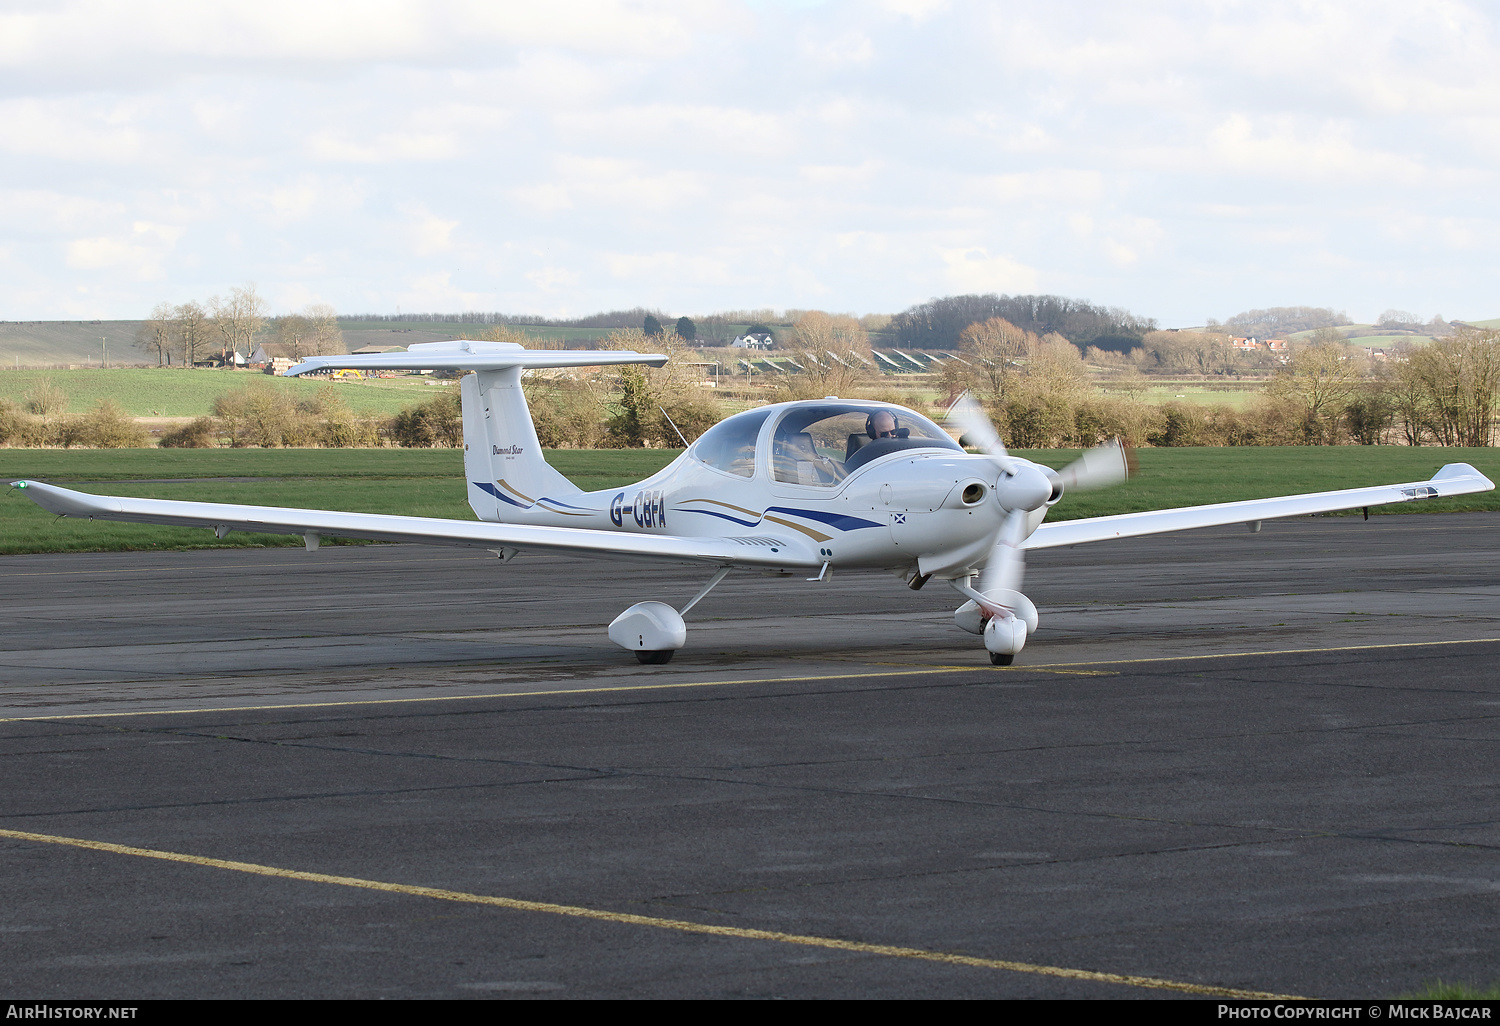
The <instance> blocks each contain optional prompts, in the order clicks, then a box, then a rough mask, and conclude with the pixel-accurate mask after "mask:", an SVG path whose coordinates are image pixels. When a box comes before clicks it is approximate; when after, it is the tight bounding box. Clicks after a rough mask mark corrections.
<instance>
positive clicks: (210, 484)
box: [0, 446, 1500, 553]
mask: <svg viewBox="0 0 1500 1026" xmlns="http://www.w3.org/2000/svg"><path fill="white" fill-rule="evenodd" d="M679 452H680V450H676V449H607V450H578V449H562V450H554V451H550V452H548V454H547V458H548V459H549V460H550V461H551V463H552V465H553V466H555V467H556V468H557V469H558V470H560V471H561V472H562V473H563V474H565V475H567V476H568V477H569V478H570V479H572V480H573V481H574V482H576V483H577V484H578V485H579V487H581V488H584V489H586V490H589V491H593V490H596V489H603V488H613V487H617V486H621V485H625V484H629V483H630V482H633V481H638V480H640V479H641V478H643V477H646V476H648V475H650V474H652V473H654V472H655V471H657V470H659V469H661V468H662V467H664V466H666V464H667V463H669V462H670V461H671V460H672V459H674V458H675V457H676V456H677V455H678V453H679ZM1022 455H1025V456H1026V457H1027V458H1030V459H1034V460H1037V461H1038V462H1041V463H1045V464H1047V465H1048V466H1051V467H1056V468H1061V467H1063V466H1064V465H1066V464H1067V463H1068V462H1069V461H1070V460H1072V459H1074V458H1075V457H1076V456H1077V455H1078V450H1076V449H1074V450H1038V451H1031V452H1026V453H1023V454H1022ZM1137 456H1138V458H1139V461H1140V469H1139V472H1138V473H1137V474H1136V476H1135V477H1134V478H1133V479H1132V480H1131V481H1129V482H1127V483H1126V484H1124V485H1121V486H1120V487H1118V488H1113V489H1109V490H1107V491H1102V492H1093V493H1084V494H1078V495H1069V496H1067V497H1065V498H1064V499H1063V500H1062V502H1060V503H1059V504H1058V505H1057V506H1056V507H1054V509H1053V511H1052V513H1051V515H1050V516H1049V519H1050V520H1066V519H1073V518H1077V517H1088V516H1102V515H1105V514H1109V513H1129V512H1136V511H1140V510H1149V509H1162V508H1168V507H1172V506H1192V505H1199V504H1202V503H1210V502H1229V501H1233V500H1236V499H1255V498H1265V497H1267V496H1272V495H1288V494H1293V493H1296V492H1311V491H1325V490H1328V489H1333V488H1353V487H1358V486H1360V485H1373V484H1394V483H1397V482H1405V481H1419V480H1425V479H1426V478H1429V477H1431V476H1432V473H1433V471H1435V470H1437V468H1438V467H1440V466H1442V465H1443V464H1444V463H1471V464H1473V465H1474V466H1475V467H1477V468H1478V469H1479V470H1480V471H1482V472H1483V473H1485V474H1486V475H1488V476H1489V477H1491V478H1492V479H1494V478H1500V449H1436V448H1416V449H1413V448H1408V447H1404V446H1364V447H1359V446H1337V447H1329V448H1318V447H1287V448H1248V447H1247V448H1233V449H1207V448H1204V449H1196V448H1194V449H1142V450H1139V451H1138V452H1137ZM22 477H27V478H35V479H38V480H48V481H55V482H58V483H60V484H69V483H76V484H77V485H78V486H79V487H80V488H81V489H82V490H83V491H89V492H98V493H102V494H116V495H138V496H144V497H147V498H160V499H188V500H199V501H221V502H237V503H251V504H256V505H266V506H295V507H303V508H310V509H336V510H348V511H353V512H366V513H393V514H405V515H411V516H433V517H449V518H453V519H460V520H472V519H473V514H472V512H471V511H470V510H469V507H468V503H467V501H466V497H465V489H464V476H463V454H462V453H461V452H459V451H457V450H453V449H270V450H267V449H175V450H170V449H169V450H156V449H74V450H57V449H41V450H38V449H0V481H5V482H9V481H12V480H15V479H17V478H22ZM1496 509H1500V493H1496V492H1486V493H1481V494H1479V495H1472V496H1464V497H1461V498H1456V499H1443V500H1439V501H1432V502H1417V503H1403V504H1401V505H1397V506H1386V507H1377V508H1376V509H1374V510H1371V513H1372V514H1373V513H1376V512H1392V513H1435V512H1444V511H1448V512H1451V511H1455V510H1496ZM1356 515H1358V514H1356ZM294 544H295V545H300V544H301V540H300V539H290V540H288V539H285V538H280V537H276V536H260V535H245V534H230V535H229V537H228V538H226V539H225V540H224V541H222V542H221V541H218V540H217V539H215V538H214V536H213V535H212V534H211V533H209V532H208V531H204V530H198V529H190V528H167V527H147V526H141V525H133V524H107V523H102V522H101V523H90V522H88V521H78V520H71V519H63V520H57V519H56V518H54V517H52V516H51V514H49V513H47V512H45V511H44V510H42V509H41V508H40V507H39V506H37V505H35V504H34V503H32V502H31V501H30V500H29V499H27V498H25V496H23V495H21V494H20V493H19V492H16V491H10V492H9V493H8V494H4V495H0V553H21V552H66V551H73V552H90V551H120V550H130V549H181V548H218V547H235V546H247V545H248V546H255V545H294Z"/></svg>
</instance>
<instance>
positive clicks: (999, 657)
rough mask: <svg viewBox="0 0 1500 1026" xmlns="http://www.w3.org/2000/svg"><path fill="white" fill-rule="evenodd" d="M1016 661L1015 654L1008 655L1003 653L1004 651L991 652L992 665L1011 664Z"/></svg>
mask: <svg viewBox="0 0 1500 1026" xmlns="http://www.w3.org/2000/svg"><path fill="white" fill-rule="evenodd" d="M1015 661H1016V657H1015V655H1014V654H1010V655H1006V654H1003V653H1000V652H991V653H990V665H991V666H1009V665H1010V664H1011V663H1013V662H1015Z"/></svg>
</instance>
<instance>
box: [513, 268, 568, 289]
mask: <svg viewBox="0 0 1500 1026" xmlns="http://www.w3.org/2000/svg"><path fill="white" fill-rule="evenodd" d="M524 277H525V278H526V280H527V281H529V282H531V283H532V284H533V285H535V286H536V287H537V288H539V289H541V290H542V291H543V292H557V291H558V290H559V289H569V288H573V287H575V286H577V284H578V281H579V278H578V272H577V271H571V270H569V269H568V268H566V267H539V268H537V269H536V270H535V271H528V272H527V273H526V274H525V276H524Z"/></svg>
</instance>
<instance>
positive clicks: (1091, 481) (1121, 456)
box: [1057, 438, 1135, 492]
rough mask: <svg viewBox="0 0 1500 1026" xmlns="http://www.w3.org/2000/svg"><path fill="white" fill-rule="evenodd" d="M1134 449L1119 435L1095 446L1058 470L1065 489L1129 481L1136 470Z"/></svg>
mask: <svg viewBox="0 0 1500 1026" xmlns="http://www.w3.org/2000/svg"><path fill="white" fill-rule="evenodd" d="M1134 463H1135V461H1134V459H1133V458H1132V455H1131V452H1130V450H1129V449H1127V448H1125V446H1123V445H1121V444H1120V440H1119V439H1118V438H1113V439H1110V440H1109V441H1108V442H1105V443H1104V444H1103V445H1099V446H1095V447H1094V448H1092V449H1090V450H1088V451H1087V452H1085V453H1084V454H1083V455H1082V456H1080V457H1078V458H1077V459H1076V460H1074V461H1073V462H1072V463H1069V464H1068V465H1067V466H1066V467H1063V468H1062V469H1061V470H1059V471H1058V472H1057V481H1058V483H1059V484H1061V485H1062V486H1063V491H1065V492H1068V491H1080V492H1086V491H1089V490H1091V489H1094V488H1108V487H1110V486H1111V485H1117V484H1121V483H1123V482H1124V481H1126V480H1127V479H1128V478H1129V477H1130V474H1131V472H1132V471H1134V470H1135V466H1134Z"/></svg>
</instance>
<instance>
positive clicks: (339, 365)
mask: <svg viewBox="0 0 1500 1026" xmlns="http://www.w3.org/2000/svg"><path fill="white" fill-rule="evenodd" d="M666 362H667V358H666V356H664V355H663V354H661V353H636V352H632V351H630V350H628V349H527V348H525V347H524V346H519V345H517V344H516V343H514V342H480V341H471V340H468V339H459V340H455V341H451V342H417V343H415V344H413V345H411V346H408V347H407V351H406V352H404V353H359V354H355V353H350V354H348V355H345V356H309V357H308V358H307V359H306V360H303V361H302V362H301V363H299V364H297V365H296V366H295V367H292V368H290V369H288V370H287V371H286V376H287V377H289V378H290V377H296V376H297V375H299V374H311V373H313V372H314V371H321V370H335V369H346V370H409V371H410V370H505V369H506V368H508V367H522V368H528V369H529V368H542V367H603V366H607V365H613V364H621V363H644V364H648V365H650V366H652V367H661V366H663V365H665V364H666Z"/></svg>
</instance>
